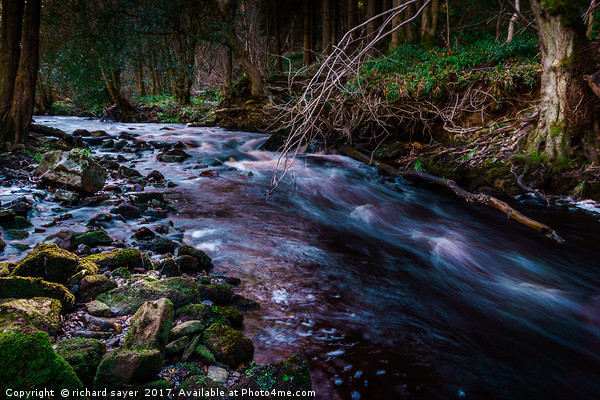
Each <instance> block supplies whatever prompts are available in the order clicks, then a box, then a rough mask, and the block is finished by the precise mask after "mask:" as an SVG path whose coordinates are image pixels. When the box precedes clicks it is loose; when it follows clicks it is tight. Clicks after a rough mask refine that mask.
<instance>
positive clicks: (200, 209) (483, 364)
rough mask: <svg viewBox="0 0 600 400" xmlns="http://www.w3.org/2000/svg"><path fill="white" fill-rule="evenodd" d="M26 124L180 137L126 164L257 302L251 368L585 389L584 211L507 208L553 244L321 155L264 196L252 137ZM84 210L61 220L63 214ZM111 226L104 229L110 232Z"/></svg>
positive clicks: (511, 392)
mask: <svg viewBox="0 0 600 400" xmlns="http://www.w3.org/2000/svg"><path fill="white" fill-rule="evenodd" d="M37 122H38V123H41V124H47V125H51V126H54V127H57V128H60V129H63V130H65V131H67V132H72V131H73V130H74V129H77V128H85V129H88V130H95V129H103V130H105V131H107V132H109V133H110V134H112V135H117V133H118V132H120V131H123V130H125V131H127V132H129V133H134V134H137V135H140V138H142V139H145V140H160V141H182V142H184V143H187V144H189V145H190V146H193V148H189V149H186V150H185V151H186V152H188V153H189V154H191V155H192V157H191V158H190V159H188V160H187V161H185V162H184V163H181V164H163V163H160V162H157V161H156V154H155V152H146V153H141V154H140V155H139V156H135V155H131V154H125V156H126V157H129V158H130V159H131V160H132V163H133V164H135V168H136V169H138V170H140V171H141V172H142V173H143V174H144V173H147V172H149V171H151V170H153V169H158V170H160V171H161V172H162V173H163V174H164V175H165V177H166V178H167V179H168V180H171V181H173V182H176V183H177V184H178V187H177V188H174V189H170V190H171V191H172V195H170V197H169V199H170V200H171V201H172V202H173V205H174V206H175V208H176V209H177V212H176V213H175V214H174V215H172V216H171V219H172V220H173V221H174V227H175V228H176V230H172V231H171V237H173V238H183V240H184V241H186V242H188V243H189V244H192V245H194V246H197V247H198V248H201V249H204V250H205V251H206V252H207V253H208V254H209V255H210V256H211V257H212V258H213V262H214V264H215V266H216V270H215V272H216V273H221V272H222V273H223V274H227V275H234V276H239V277H240V278H241V279H242V280H243V284H242V285H241V286H240V289H239V291H240V293H241V294H243V295H244V296H246V297H250V298H252V299H255V300H257V301H259V302H260V303H261V306H262V307H261V309H260V310H259V311H256V312H253V313H251V314H250V315H247V316H246V323H245V333H246V335H248V336H249V337H250V338H251V339H252V340H253V341H254V343H255V347H256V355H255V359H256V361H257V362H271V361H277V360H281V359H283V358H285V357H287V356H289V355H291V354H293V353H296V352H299V353H303V354H305V355H306V357H307V359H308V360H309V362H310V365H311V369H312V376H313V383H314V388H315V390H316V391H317V398H319V399H359V398H360V399H401V398H440V399H446V398H473V399H508V398H510V399H547V398H557V399H564V398H569V399H584V398H586V399H587V398H589V399H596V398H598V396H599V393H600V346H599V345H600V247H599V243H600V230H599V229H598V228H599V227H600V224H599V218H600V216H599V215H598V214H594V213H589V212H583V211H574V210H570V209H568V208H567V207H555V208H545V207H543V206H538V205H535V204H534V203H532V202H528V203H524V204H519V205H518V208H520V209H521V210H523V211H524V212H526V213H527V214H529V215H530V216H532V217H534V218H537V219H539V220H541V221H543V222H545V223H548V224H549V225H551V226H552V227H553V228H555V229H556V230H557V231H558V232H559V234H561V235H562V236H563V237H564V238H565V239H566V240H567V244H566V245H564V246H559V245H555V244H554V243H552V242H550V241H548V240H547V239H545V238H544V237H542V236H540V235H538V234H537V233H536V232H534V231H531V230H528V229H527V228H525V227H522V226H520V225H518V224H516V223H514V222H512V221H509V220H507V219H506V218H504V217H503V216H501V215H498V214H496V213H495V212H494V211H489V210H486V209H482V208H477V207H474V206H469V205H466V204H463V203H462V202H460V201H459V200H456V199H454V198H453V197H452V196H451V195H449V194H447V193H446V192H439V191H435V190H431V189H430V188H427V187H422V186H415V185H412V184H409V183H406V182H396V181H390V180H385V179H382V178H380V177H379V176H378V174H377V171H375V170H374V169H372V168H370V167H366V166H364V165H362V164H360V163H358V162H355V161H353V160H350V159H348V158H345V157H342V156H337V155H328V156H323V155H302V156H301V157H299V158H298V160H296V163H295V164H294V168H293V170H292V171H290V174H289V176H288V178H287V179H286V180H285V182H284V183H283V184H282V185H281V186H280V187H279V188H278V190H277V191H275V193H274V194H273V195H272V196H271V197H269V198H268V199H267V198H266V195H267V192H268V189H269V184H270V181H271V177H272V174H273V170H274V167H275V163H276V159H277V154H275V153H270V152H264V151H259V150H257V148H259V146H260V145H261V144H262V142H264V140H266V138H267V135H261V134H253V133H244V132H233V131H227V130H223V129H219V128H187V127H185V126H181V125H169V126H170V127H173V128H175V130H169V131H165V130H160V129H161V128H163V127H164V126H165V125H158V124H101V123H99V122H97V121H88V120H83V119H78V118H65V117H40V118H38V119H37ZM211 158H213V159H218V160H221V161H224V162H225V164H224V165H223V166H217V167H211V169H214V170H216V171H218V173H219V176H218V177H216V178H207V177H199V174H200V172H201V171H202V170H201V169H194V167H196V166H198V165H199V164H205V163H207V162H209V161H210V159H211ZM14 195H15V194H14V193H12V194H11V193H8V192H3V193H0V199H2V201H5V200H6V199H9V198H10V196H14ZM41 204H42V207H43V206H44V204H45V203H44V202H43V201H42V202H41ZM50 209H51V207H50V206H48V210H50ZM92 212H93V213H95V212H98V209H89V210H86V209H82V210H80V211H77V212H73V214H74V219H73V220H72V222H71V223H72V224H75V223H78V222H82V221H84V220H85V219H86V218H89V216H90V213H92ZM122 224H124V223H122V222H118V223H115V225H114V226H110V227H108V229H107V231H108V232H109V234H111V235H112V236H117V237H118V235H119V232H122V231H123V229H122V228H123V226H122ZM45 235H47V233H45ZM28 240H29V241H31V243H34V242H35V241H36V240H41V237H37V236H36V235H33V236H32V237H31V238H29V239H28ZM123 240H126V238H123ZM9 255H10V252H9Z"/></svg>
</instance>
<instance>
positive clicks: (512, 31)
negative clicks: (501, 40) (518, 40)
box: [506, 0, 521, 43]
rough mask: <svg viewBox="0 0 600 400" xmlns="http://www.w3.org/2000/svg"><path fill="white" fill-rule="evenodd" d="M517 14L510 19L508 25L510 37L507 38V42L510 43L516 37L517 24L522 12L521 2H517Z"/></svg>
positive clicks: (517, 0)
mask: <svg viewBox="0 0 600 400" xmlns="http://www.w3.org/2000/svg"><path fill="white" fill-rule="evenodd" d="M515 9H516V10H515V13H514V14H513V15H512V17H511V18H510V22H509V23H508V35H507V37H506V41H507V42H508V43H510V42H512V40H513V37H514V36H515V24H516V23H517V20H518V19H519V14H518V13H519V12H520V11H521V0H515Z"/></svg>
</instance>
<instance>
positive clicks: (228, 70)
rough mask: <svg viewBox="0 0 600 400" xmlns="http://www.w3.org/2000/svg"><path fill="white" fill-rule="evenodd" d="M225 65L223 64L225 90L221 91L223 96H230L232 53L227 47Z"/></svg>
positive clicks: (231, 89) (231, 90)
mask: <svg viewBox="0 0 600 400" xmlns="http://www.w3.org/2000/svg"><path fill="white" fill-rule="evenodd" d="M226 58H227V65H226V66H225V90H224V91H223V93H224V95H225V97H229V96H231V93H232V92H233V55H232V54H231V49H230V48H229V47H228V48H227V55H226Z"/></svg>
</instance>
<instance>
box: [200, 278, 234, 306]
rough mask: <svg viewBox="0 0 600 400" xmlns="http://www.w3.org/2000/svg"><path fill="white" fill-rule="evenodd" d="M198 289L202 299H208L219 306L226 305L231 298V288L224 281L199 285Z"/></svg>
mask: <svg viewBox="0 0 600 400" xmlns="http://www.w3.org/2000/svg"><path fill="white" fill-rule="evenodd" d="M198 290H199V292H200V298H201V299H202V300H210V301H212V302H213V303H215V304H217V305H220V306H226V305H228V304H229V303H230V302H231V299H232V298H233V289H232V288H231V286H229V285H226V284H224V283H211V284H208V285H200V286H199V288H198Z"/></svg>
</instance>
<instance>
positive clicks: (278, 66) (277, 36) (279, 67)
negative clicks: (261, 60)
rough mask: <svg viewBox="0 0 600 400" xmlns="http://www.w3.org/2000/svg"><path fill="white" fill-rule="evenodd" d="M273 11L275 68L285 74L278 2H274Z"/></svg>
mask: <svg viewBox="0 0 600 400" xmlns="http://www.w3.org/2000/svg"><path fill="white" fill-rule="evenodd" d="M271 3H272V10H273V36H275V56H276V57H277V58H276V59H275V68H276V69H277V71H278V72H283V61H282V59H281V55H282V51H281V37H280V32H279V19H278V18H277V0H272V2H271Z"/></svg>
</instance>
